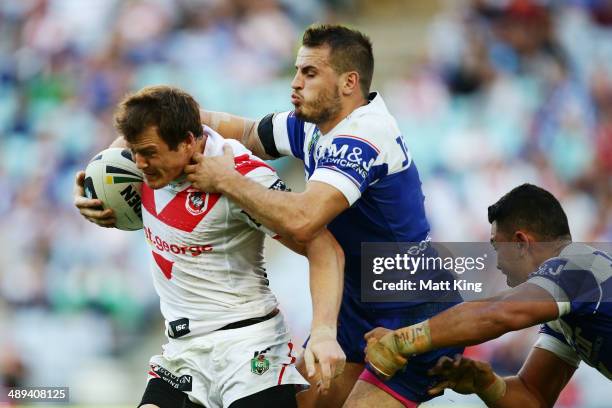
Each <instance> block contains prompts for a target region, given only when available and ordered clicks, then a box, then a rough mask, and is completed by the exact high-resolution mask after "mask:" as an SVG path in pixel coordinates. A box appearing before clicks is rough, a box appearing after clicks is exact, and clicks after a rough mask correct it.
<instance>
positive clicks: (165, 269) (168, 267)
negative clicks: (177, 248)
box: [151, 251, 174, 279]
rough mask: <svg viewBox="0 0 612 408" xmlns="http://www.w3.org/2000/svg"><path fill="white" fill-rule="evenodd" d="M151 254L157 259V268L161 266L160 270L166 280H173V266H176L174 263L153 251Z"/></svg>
mask: <svg viewBox="0 0 612 408" xmlns="http://www.w3.org/2000/svg"><path fill="white" fill-rule="evenodd" d="M151 253H152V254H153V259H155V263H156V264H157V266H159V269H161V271H162V273H163V274H164V276H165V277H166V279H172V265H173V264H174V262H172V261H169V260H167V259H166V258H164V257H163V256H161V255H160V254H158V253H157V252H153V251H151Z"/></svg>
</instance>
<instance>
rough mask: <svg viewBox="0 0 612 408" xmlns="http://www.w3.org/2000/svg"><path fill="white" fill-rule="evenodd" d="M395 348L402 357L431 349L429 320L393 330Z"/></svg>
mask: <svg viewBox="0 0 612 408" xmlns="http://www.w3.org/2000/svg"><path fill="white" fill-rule="evenodd" d="M394 334H395V336H394V337H395V341H396V342H397V349H398V351H399V352H400V354H402V355H403V356H404V357H408V356H411V355H413V354H422V353H426V352H428V351H429V350H431V333H430V330H429V320H425V321H424V322H421V323H417V324H413V325H412V326H408V327H404V328H401V329H397V330H395V332H394Z"/></svg>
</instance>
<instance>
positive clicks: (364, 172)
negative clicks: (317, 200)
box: [309, 135, 388, 205]
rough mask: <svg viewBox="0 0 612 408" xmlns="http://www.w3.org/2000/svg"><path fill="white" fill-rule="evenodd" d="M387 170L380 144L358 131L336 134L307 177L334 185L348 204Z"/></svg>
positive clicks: (353, 201) (356, 198)
mask: <svg viewBox="0 0 612 408" xmlns="http://www.w3.org/2000/svg"><path fill="white" fill-rule="evenodd" d="M387 171H388V166H387V164H386V163H384V162H383V160H382V154H381V150H380V148H379V147H378V146H376V145H375V144H374V143H373V142H372V141H371V140H369V139H366V138H365V137H361V136H357V135H336V136H335V137H334V139H333V140H332V143H331V145H330V146H329V147H328V148H327V149H326V150H325V151H324V152H323V153H322V156H321V157H320V158H319V159H318V162H317V167H316V168H315V170H314V172H313V174H312V176H311V177H310V179H309V181H319V182H323V183H326V184H329V185H331V186H333V187H335V188H337V189H338V190H340V191H341V192H342V194H344V196H345V197H346V199H347V201H348V202H349V205H353V203H355V201H357V200H358V199H359V197H361V194H362V193H363V192H364V191H365V189H366V188H367V187H368V186H369V185H371V184H372V183H374V182H376V181H378V180H380V178H382V177H383V176H384V175H385V174H387Z"/></svg>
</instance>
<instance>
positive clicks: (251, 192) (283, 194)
mask: <svg viewBox="0 0 612 408" xmlns="http://www.w3.org/2000/svg"><path fill="white" fill-rule="evenodd" d="M219 190H220V192H221V193H222V194H224V195H225V196H227V197H228V198H229V199H230V200H232V201H234V202H235V203H236V204H238V206H239V207H241V208H242V209H244V210H245V211H246V212H247V213H249V214H250V215H251V216H252V217H253V218H255V219H257V221H259V222H261V223H262V224H263V225H265V226H266V227H268V228H270V229H271V230H273V231H275V232H276V233H278V234H279V235H281V236H283V237H287V238H290V239H293V240H294V241H296V242H297V243H299V244H304V243H306V242H308V241H310V240H311V239H312V236H313V234H311V233H312V231H311V229H309V225H310V216H309V215H310V211H308V210H307V209H306V208H305V205H304V203H303V200H302V199H301V195H302V193H292V192H288V191H276V190H270V189H267V188H265V187H264V186H262V185H261V184H259V183H257V182H254V181H252V180H249V179H248V178H247V177H243V176H241V175H240V174H239V173H238V172H234V173H233V174H231V175H228V176H227V177H225V178H224V179H223V180H222V181H221V182H220V183H219ZM311 210H312V209H311ZM322 227H323V226H320V227H319V228H316V229H317V231H316V232H318V229H321V228H322ZM306 229H308V231H306Z"/></svg>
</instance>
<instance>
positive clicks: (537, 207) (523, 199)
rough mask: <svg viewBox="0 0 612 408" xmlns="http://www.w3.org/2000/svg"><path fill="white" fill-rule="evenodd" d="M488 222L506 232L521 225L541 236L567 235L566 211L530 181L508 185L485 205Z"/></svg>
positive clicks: (521, 227) (569, 235)
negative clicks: (511, 186) (513, 186)
mask: <svg viewBox="0 0 612 408" xmlns="http://www.w3.org/2000/svg"><path fill="white" fill-rule="evenodd" d="M488 212H489V222H490V223H491V224H492V223H493V221H497V226H498V228H501V229H502V230H504V231H507V232H513V231H516V230H518V229H525V230H527V231H529V232H531V233H534V234H536V235H537V236H538V237H539V238H540V239H542V240H555V239H559V238H571V234H570V229H569V224H568V222H567V215H565V211H563V208H562V207H561V204H560V203H559V200H557V199H556V198H555V196H553V195H552V194H551V193H549V192H548V191H546V190H544V189H543V188H541V187H538V186H534V185H533V184H527V183H526V184H522V185H520V186H518V187H515V188H514V189H512V190H511V191H510V192H509V193H507V194H506V195H504V196H503V197H502V198H500V199H499V201H497V202H496V203H495V204H493V205H491V206H490V207H489V210H488Z"/></svg>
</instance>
